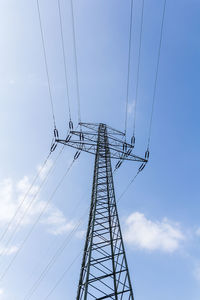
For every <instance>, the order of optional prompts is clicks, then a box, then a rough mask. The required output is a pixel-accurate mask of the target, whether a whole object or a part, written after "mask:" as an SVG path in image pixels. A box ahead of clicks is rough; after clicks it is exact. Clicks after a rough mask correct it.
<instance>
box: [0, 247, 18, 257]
mask: <svg viewBox="0 0 200 300" xmlns="http://www.w3.org/2000/svg"><path fill="white" fill-rule="evenodd" d="M18 249H19V247H18V246H10V247H4V246H0V254H1V255H6V256H9V255H11V254H14V253H16V252H17V251H18Z"/></svg>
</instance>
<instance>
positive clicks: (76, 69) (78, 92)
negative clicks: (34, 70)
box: [70, 0, 81, 123]
mask: <svg viewBox="0 0 200 300" xmlns="http://www.w3.org/2000/svg"><path fill="white" fill-rule="evenodd" d="M70 4H71V5H70V6H71V16H72V32H73V47H74V58H75V59H74V62H75V72H76V91H77V102H78V122H79V123H80V122H81V106H80V90H79V74H78V60H77V50H76V33H75V20H74V5H73V1H72V0H71V1H70Z"/></svg>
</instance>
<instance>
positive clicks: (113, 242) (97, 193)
mask: <svg viewBox="0 0 200 300" xmlns="http://www.w3.org/2000/svg"><path fill="white" fill-rule="evenodd" d="M79 125H80V131H73V130H71V131H70V134H69V135H68V136H67V138H66V139H65V140H60V139H56V143H57V142H58V143H62V144H64V145H67V146H70V147H73V148H76V149H77V152H76V154H75V157H74V158H77V157H78V156H79V155H80V153H81V151H85V152H89V153H91V154H94V155H95V164H94V175H93V187H92V197H91V207H90V214H89V222H88V229H87V235H86V241H85V247H84V253H83V259H82V265H81V272H80V279H79V284H78V291H77V297H76V299H77V300H92V299H98V300H100V299H115V300H117V299H120V300H133V299H134V297H133V291H132V286H131V280H130V275H129V270H128V265H127V259H126V254H125V249H124V243H123V239H122V233H121V228H120V223H119V217H118V212H117V206H116V199H115V191H114V183H113V172H112V165H111V159H117V160H118V162H117V164H116V168H118V167H119V166H120V165H121V164H122V162H123V161H124V160H130V161H136V162H141V163H142V164H141V166H140V170H141V169H142V168H144V166H145V164H146V163H147V160H148V152H146V154H145V158H141V157H139V156H136V155H133V154H132V150H133V148H134V144H133V142H134V141H133V139H132V144H128V143H126V142H125V141H124V140H125V135H124V133H122V132H120V131H118V130H115V129H113V128H111V127H109V126H107V125H105V124H102V123H100V124H94V123H80V124H79ZM71 129H72V128H71ZM83 129H84V130H83Z"/></svg>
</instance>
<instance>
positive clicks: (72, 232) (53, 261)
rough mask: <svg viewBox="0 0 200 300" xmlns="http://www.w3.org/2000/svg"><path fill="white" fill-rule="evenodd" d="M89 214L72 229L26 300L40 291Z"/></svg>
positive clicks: (83, 216) (84, 215)
mask: <svg viewBox="0 0 200 300" xmlns="http://www.w3.org/2000/svg"><path fill="white" fill-rule="evenodd" d="M87 212H88V209H87V210H86V211H85V213H84V214H83V215H82V217H81V218H80V220H79V222H78V223H77V224H76V225H75V226H74V228H73V229H72V231H71V232H70V233H69V234H68V235H67V237H66V238H65V240H64V241H63V243H62V244H61V246H60V247H59V248H58V249H57V251H56V253H55V254H54V255H53V256H52V257H51V259H50V261H49V262H48V264H47V265H46V267H45V268H44V269H43V271H42V272H41V274H40V276H39V277H38V279H37V280H36V281H35V283H34V284H33V286H32V287H31V289H30V290H29V292H28V294H27V295H26V296H25V298H24V300H29V299H30V298H31V297H32V295H33V294H34V293H35V292H36V290H37V289H38V287H39V285H40V284H41V282H42V281H43V280H44V278H45V277H46V275H47V273H48V272H49V270H50V269H51V268H52V266H53V265H54V264H55V262H56V261H57V259H58V257H59V256H60V255H61V254H62V253H63V251H64V250H65V248H66V247H67V245H68V244H69V243H70V241H71V239H72V238H73V236H74V234H75V233H76V232H77V230H78V228H79V227H80V225H81V224H82V222H83V221H84V219H85V217H86V214H87Z"/></svg>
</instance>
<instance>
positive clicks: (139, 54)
mask: <svg viewBox="0 0 200 300" xmlns="http://www.w3.org/2000/svg"><path fill="white" fill-rule="evenodd" d="M143 21H144V0H142V14H141V23H140V41H139V52H138V64H137V79H136V92H135V106H134V119H133V136H135V124H136V111H137V102H138V88H139V78H140V60H141V48H142V32H143Z"/></svg>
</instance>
